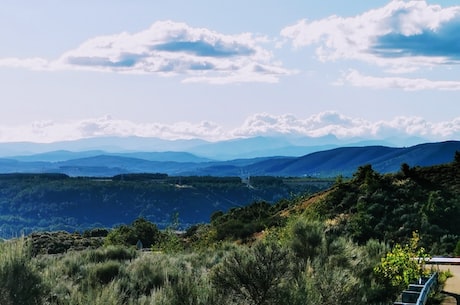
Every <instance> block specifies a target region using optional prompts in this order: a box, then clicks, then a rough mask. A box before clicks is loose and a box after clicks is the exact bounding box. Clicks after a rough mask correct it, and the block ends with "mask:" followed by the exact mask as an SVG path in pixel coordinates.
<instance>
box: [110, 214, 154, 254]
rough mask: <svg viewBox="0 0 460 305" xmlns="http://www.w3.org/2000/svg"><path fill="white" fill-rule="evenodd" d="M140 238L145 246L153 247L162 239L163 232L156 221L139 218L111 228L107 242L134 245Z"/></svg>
mask: <svg viewBox="0 0 460 305" xmlns="http://www.w3.org/2000/svg"><path fill="white" fill-rule="evenodd" d="M139 240H140V241H141V242H142V244H143V245H144V247H151V246H152V245H155V244H157V243H158V242H159V241H160V240H161V232H160V230H159V229H158V227H157V226H156V225H155V224H154V223H151V222H150V221H148V220H146V219H144V218H138V219H136V220H135V221H134V222H133V223H132V224H131V225H129V226H128V225H121V226H118V227H116V228H115V229H113V230H111V231H110V232H109V234H108V235H107V237H106V238H105V244H106V245H125V246H134V245H136V243H137V242H138V241H139Z"/></svg>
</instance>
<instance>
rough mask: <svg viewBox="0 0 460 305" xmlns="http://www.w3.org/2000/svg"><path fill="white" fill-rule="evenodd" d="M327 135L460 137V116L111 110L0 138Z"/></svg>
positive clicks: (2, 131) (2, 132)
mask: <svg viewBox="0 0 460 305" xmlns="http://www.w3.org/2000/svg"><path fill="white" fill-rule="evenodd" d="M326 135H334V136H336V137H338V138H341V139H351V138H355V137H360V138H366V139H385V138H391V137H406V136H416V137H422V138H425V139H430V140H433V141H440V140H449V139H459V138H460V117H457V118H455V119H453V120H451V121H442V122H430V121H427V120H425V119H423V118H420V117H404V116H401V117H396V118H394V119H392V120H386V121H384V120H381V121H368V120H365V119H362V118H355V117H349V116H345V115H343V114H340V113H338V112H335V111H326V112H321V113H318V114H315V115H312V116H310V117H307V118H298V117H296V116H294V115H292V114H284V115H271V114H267V113H258V114H254V115H252V116H250V117H248V118H247V119H246V120H245V121H244V122H243V123H242V124H241V126H239V127H237V128H234V129H225V128H223V127H222V126H220V125H219V124H216V123H214V122H208V121H204V122H197V123H192V122H177V123H174V124H162V123H136V122H133V121H129V120H120V119H114V118H112V117H110V116H105V117H101V118H94V119H86V120H80V121H70V122H58V121H39V122H34V123H32V124H30V125H23V126H1V125H0V142H15V141H32V142H55V141H64V140H76V139H81V138H89V137H101V136H122V137H123V136H139V137H156V138H161V139H170V140H174V139H193V138H201V139H205V140H210V141H217V140H225V139H232V138H240V137H253V136H307V137H321V136H326Z"/></svg>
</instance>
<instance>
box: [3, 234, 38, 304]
mask: <svg viewBox="0 0 460 305" xmlns="http://www.w3.org/2000/svg"><path fill="white" fill-rule="evenodd" d="M30 258H31V257H30V251H29V249H28V248H27V247H26V246H25V243H24V240H23V239H20V240H15V241H11V242H5V243H3V244H2V245H1V248H0V304H2V305H10V304H11V305H38V304H41V303H42V297H43V296H44V295H45V294H46V288H45V287H44V285H43V283H42V279H41V277H40V275H39V273H38V272H37V271H36V270H35V268H34V267H33V265H32V264H31V263H30Z"/></svg>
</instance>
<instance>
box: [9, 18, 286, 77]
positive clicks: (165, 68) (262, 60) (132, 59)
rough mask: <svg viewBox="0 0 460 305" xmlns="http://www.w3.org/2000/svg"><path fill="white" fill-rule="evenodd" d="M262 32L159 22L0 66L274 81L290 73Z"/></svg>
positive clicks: (11, 59) (15, 59)
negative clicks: (58, 53)
mask: <svg viewBox="0 0 460 305" xmlns="http://www.w3.org/2000/svg"><path fill="white" fill-rule="evenodd" d="M266 43H269V41H268V39H267V38H266V37H263V36H256V35H253V34H251V33H242V34H238V35H225V34H221V33H218V32H215V31H211V30H209V29H205V28H194V27H190V26H188V25H187V24H185V23H178V22H172V21H158V22H155V23H154V24H153V25H152V26H151V27H150V28H148V29H146V30H144V31H140V32H137V33H127V32H123V33H120V34H115V35H108V36H100V37H95V38H92V39H90V40H87V41H85V42H83V43H82V44H81V45H80V46H79V47H78V48H76V49H73V50H70V51H68V52H66V53H64V54H62V55H61V56H60V57H59V58H58V59H57V60H53V61H47V60H45V59H40V58H33V59H18V58H5V59H0V66H9V67H24V68H31V69H37V68H40V69H48V70H61V69H80V70H90V71H104V72H119V73H147V74H156V75H163V76H171V75H181V76H183V77H184V81H186V82H197V81H200V82H210V83H229V82H254V81H257V82H276V81H278V78H279V77H280V76H282V75H289V74H291V73H293V71H289V70H288V69H285V68H283V67H282V64H281V63H279V62H277V61H275V60H274V58H273V54H272V52H270V51H269V50H268V49H266V48H264V47H263V45H264V44H266Z"/></svg>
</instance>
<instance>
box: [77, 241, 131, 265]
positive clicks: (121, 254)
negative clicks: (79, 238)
mask: <svg viewBox="0 0 460 305" xmlns="http://www.w3.org/2000/svg"><path fill="white" fill-rule="evenodd" d="M136 257H137V251H136V250H135V249H133V248H126V247H123V246H119V245H118V246H115V245H110V246H106V247H103V248H99V249H96V250H92V251H88V252H87V253H86V259H87V260H88V261H89V262H92V263H102V262H106V261H109V260H115V261H125V260H132V259H134V258H136Z"/></svg>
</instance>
